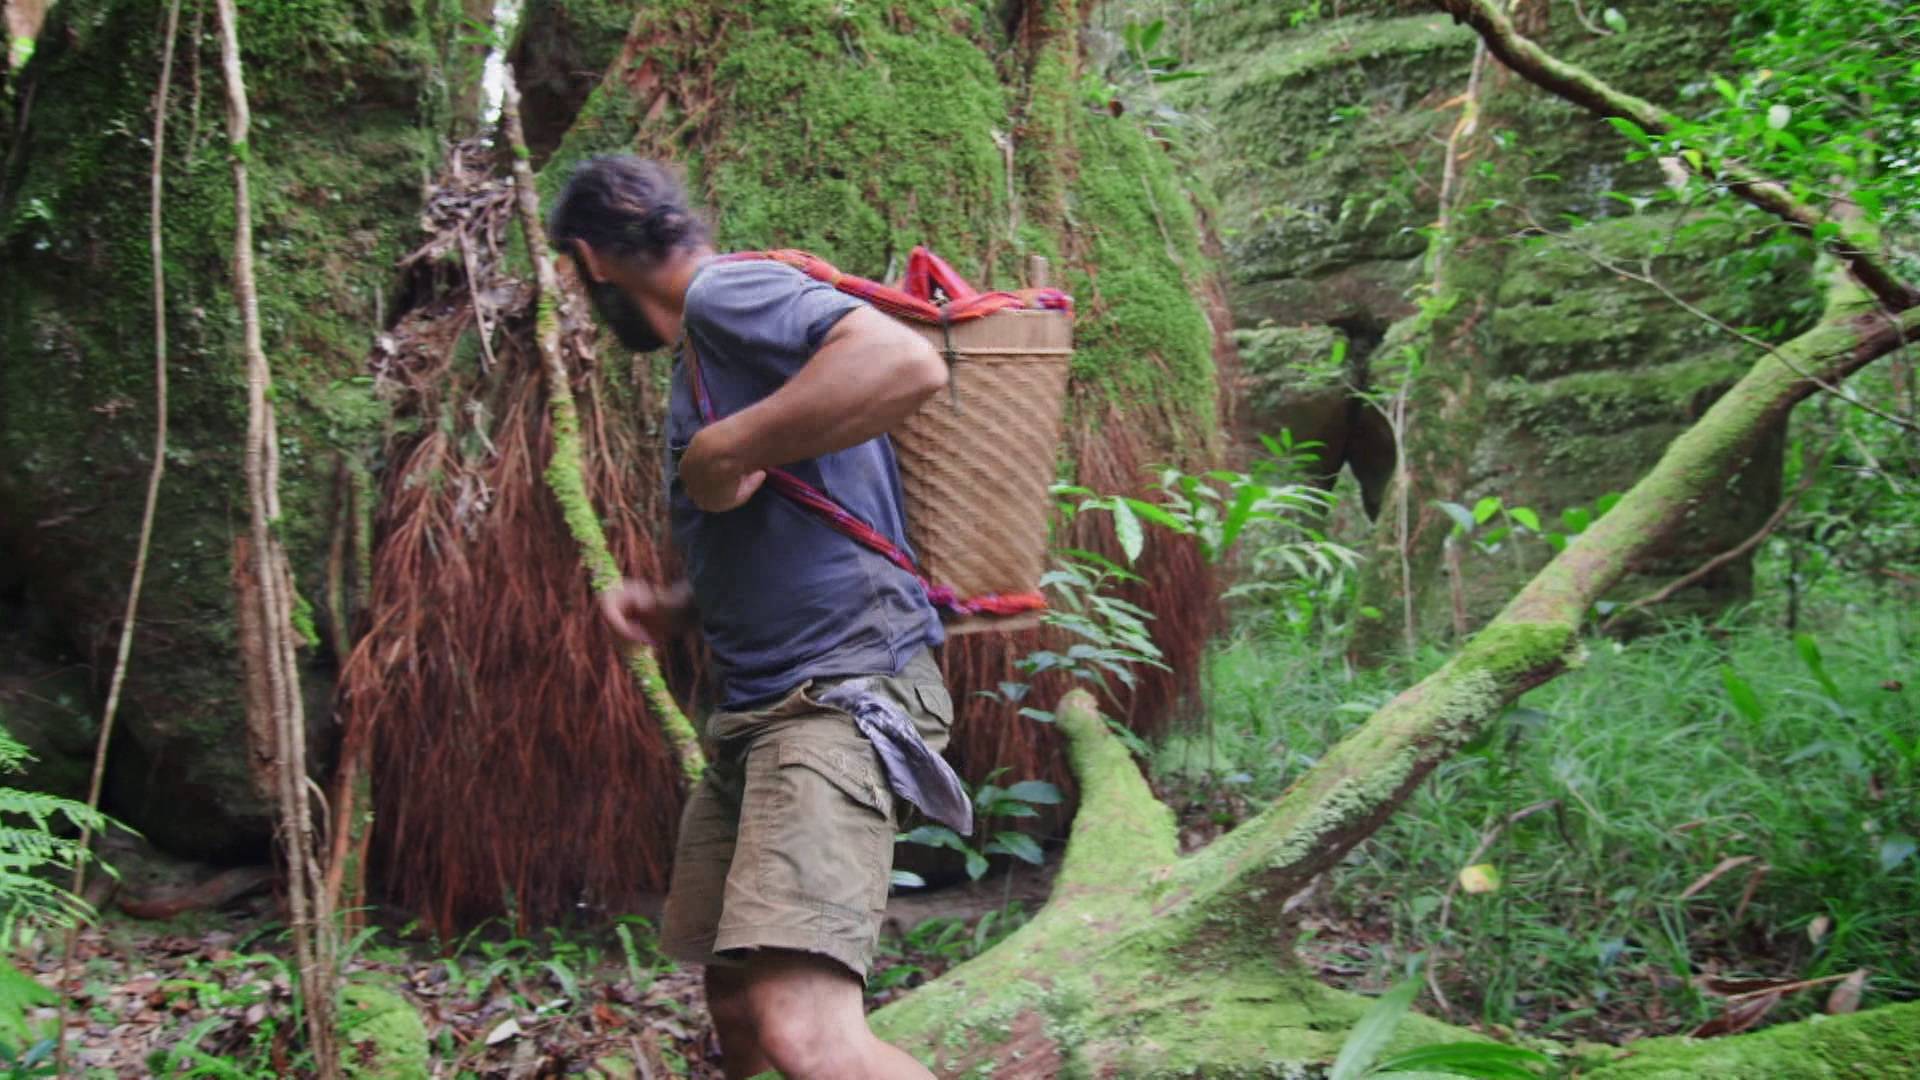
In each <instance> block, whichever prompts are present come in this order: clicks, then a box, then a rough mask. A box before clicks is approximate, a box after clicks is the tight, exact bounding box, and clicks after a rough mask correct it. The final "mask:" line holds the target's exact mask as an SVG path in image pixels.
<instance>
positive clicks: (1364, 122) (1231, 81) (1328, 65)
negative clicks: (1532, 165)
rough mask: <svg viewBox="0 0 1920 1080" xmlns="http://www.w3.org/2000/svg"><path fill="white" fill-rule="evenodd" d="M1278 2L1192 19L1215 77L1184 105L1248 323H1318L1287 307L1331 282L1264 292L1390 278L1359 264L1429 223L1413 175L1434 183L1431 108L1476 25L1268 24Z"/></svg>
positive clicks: (1384, 259) (1436, 114)
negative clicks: (1199, 141)
mask: <svg viewBox="0 0 1920 1080" xmlns="http://www.w3.org/2000/svg"><path fill="white" fill-rule="evenodd" d="M1280 6H1282V5H1267V4H1259V3H1253V2H1246V3H1234V4H1224V5H1217V7H1218V8H1220V9H1223V10H1220V11H1219V12H1218V13H1217V14H1214V15H1212V16H1210V17H1209V18H1207V19H1204V20H1201V21H1200V27H1201V55H1200V56H1199V58H1198V59H1197V60H1196V67H1202V68H1205V69H1206V70H1207V71H1208V72H1209V74H1208V76H1207V77H1206V78H1204V79H1199V80H1195V81H1194V82H1193V83H1192V84H1190V85H1191V87H1192V89H1191V90H1188V91H1186V92H1185V94H1184V95H1183V99H1185V100H1187V101H1188V102H1189V103H1190V104H1191V105H1192V106H1193V107H1196V108H1199V109H1203V110H1204V111H1205V115H1206V116H1207V117H1208V119H1210V120H1211V121H1212V122H1213V123H1214V129H1213V134H1212V136H1211V138H1209V139H1208V140H1207V141H1208V143H1209V151H1208V153H1206V154H1205V155H1203V158H1202V163H1203V165H1202V168H1203V172H1204V173H1205V177H1206V179H1207V181H1208V184H1209V186H1210V187H1211V188H1213V189H1214V190H1215V191H1217V192H1218V194H1219V197H1220V202H1221V231H1222V233H1223V235H1224V236H1225V238H1226V247H1227V254H1228V265H1229V266H1230V267H1231V268H1232V269H1231V274H1232V279H1233V282H1234V285H1235V295H1234V299H1235V301H1236V310H1237V311H1238V313H1239V314H1240V316H1241V317H1242V319H1243V320H1244V319H1248V318H1250V317H1263V316H1270V317H1273V318H1275V319H1277V320H1280V321H1297V320H1299V319H1301V318H1307V317H1313V315H1312V314H1310V313H1309V312H1308V311H1302V310H1299V308H1298V307H1297V306H1296V305H1297V304H1300V303H1305V304H1306V305H1309V306H1310V308H1317V309H1324V308H1325V307H1327V306H1330V305H1329V302H1330V301H1332V302H1338V300H1339V299H1341V297H1340V294H1341V292H1342V291H1344V290H1343V289H1342V288H1341V287H1339V285H1338V284H1337V283H1336V285H1335V287H1334V288H1333V289H1331V290H1330V292H1329V293H1328V294H1322V293H1320V292H1318V291H1315V290H1306V291H1305V292H1304V293H1302V292H1300V291H1298V290H1286V292H1287V295H1283V296H1278V297H1272V298H1268V297H1265V296H1262V295H1261V294H1262V293H1263V292H1264V291H1266V290H1268V289H1271V288H1273V287H1275V286H1276V285H1277V284H1279V283H1283V282H1293V281H1296V280H1297V279H1300V278H1302V277H1307V278H1316V277H1319V276H1322V275H1325V274H1329V273H1332V274H1335V275H1339V276H1346V275H1353V274H1358V275H1359V276H1360V277H1362V278H1368V277H1384V278H1387V279H1397V277H1398V275H1397V274H1395V273H1394V270H1395V268H1394V267H1392V266H1381V267H1365V268H1364V269H1363V268H1362V267H1363V266H1364V264H1370V263H1386V264H1394V263H1400V262H1404V261H1405V260H1407V259H1410V258H1412V257H1414V256H1416V255H1418V254H1419V253H1420V251H1421V250H1422V249H1423V248H1424V247H1425V240H1424V238H1423V237H1422V235H1421V232H1420V230H1421V229H1422V228H1424V227H1425V226H1426V225H1428V224H1429V223H1430V222H1431V221H1432V218H1433V215H1434V208H1433V190H1432V184H1431V183H1430V182H1422V180H1421V178H1422V177H1431V176H1435V175H1437V174H1438V172H1439V169H1438V164H1437V158H1438V146H1437V143H1436V137H1437V136H1440V135H1443V134H1444V129H1445V125H1447V124H1449V123H1451V121H1452V118H1453V115H1454V113H1453V112H1452V110H1449V109H1444V108H1440V107H1439V105H1440V102H1439V100H1438V99H1439V98H1440V97H1442V96H1443V95H1444V93H1445V90H1444V88H1447V87H1452V86H1457V85H1463V84H1464V82H1465V79H1466V70H1467V64H1468V61H1469V59H1470V58H1471V56H1472V52H1473V47H1472V43H1473V34H1472V32H1471V31H1469V30H1466V29H1465V28H1463V27H1460V26H1457V25H1455V24H1454V23H1453V21H1452V20H1450V19H1448V18H1446V17H1445V16H1443V15H1440V14H1438V13H1435V12H1431V11H1425V12H1422V13H1418V14H1411V15H1407V16H1404V17H1397V18H1394V17H1389V18H1382V17H1380V16H1379V15H1377V14H1361V13H1348V14H1346V15H1344V16H1343V17H1340V18H1333V19H1324V18H1321V19H1308V20H1300V21H1297V20H1295V19H1294V18H1292V17H1291V16H1289V17H1286V18H1271V17H1269V15H1270V9H1275V8H1278V7H1280ZM1349 6H1350V5H1349ZM1377 6H1383V5H1377ZM1218 24H1224V26H1223V25H1218ZM1359 287H1360V288H1361V289H1362V290H1363V291H1365V292H1372V291H1373V287H1372V285H1371V283H1370V282H1362V283H1359ZM1400 287H1403V286H1401V285H1393V286H1390V287H1387V288H1386V289H1385V290H1384V292H1385V297H1384V298H1385V299H1387V300H1389V301H1391V300H1393V299H1394V298H1395V294H1397V292H1398V290H1399V288H1400Z"/></svg>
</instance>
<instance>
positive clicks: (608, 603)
mask: <svg viewBox="0 0 1920 1080" xmlns="http://www.w3.org/2000/svg"><path fill="white" fill-rule="evenodd" d="M600 614H601V615H603V616H605V617H606V620H607V625H609V626H611V627H613V632H614V633H616V634H618V635H620V636H621V637H622V638H624V639H626V640H628V641H634V642H638V643H640V644H642V645H653V644H657V643H659V642H661V641H663V640H665V639H667V638H670V637H673V636H674V635H675V634H678V633H679V632H680V631H681V630H683V629H685V628H686V625H687V622H688V620H689V619H690V618H691V617H692V615H693V587H692V586H691V585H688V584H687V583H686V582H684V581H682V582H677V583H675V584H672V585H649V584H647V583H646V582H644V581H623V582H621V583H620V584H618V585H615V586H614V587H613V588H611V589H608V590H607V591H606V592H603V593H601V594H600Z"/></svg>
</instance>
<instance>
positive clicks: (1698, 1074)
mask: <svg viewBox="0 0 1920 1080" xmlns="http://www.w3.org/2000/svg"><path fill="white" fill-rule="evenodd" d="M1915 1062H1920V1004H1915V1003H1907V1004H1903V1005H1888V1006H1885V1007H1883V1008H1878V1009H1870V1010H1868V1011H1866V1012H1861V1013H1854V1014H1852V1015H1849V1016H1816V1017H1813V1018H1811V1019H1808V1020H1803V1021H1800V1022H1799V1023H1796V1024H1781V1025H1779V1026H1777V1027H1771V1028H1767V1029H1766V1030H1764V1031H1760V1032H1756V1033H1754V1034H1751V1035H1740V1036H1737V1037H1734V1038H1728V1039H1709V1040H1699V1039H1687V1038H1671V1039H1642V1040H1640V1041H1638V1042H1635V1043H1631V1044H1629V1045H1628V1046H1627V1048H1626V1052H1625V1053H1624V1054H1622V1055H1621V1056H1620V1058H1619V1059H1618V1060H1617V1061H1614V1062H1612V1063H1610V1064H1605V1065H1600V1066H1599V1067H1597V1068H1594V1069H1592V1071H1590V1072H1584V1073H1583V1074H1582V1075H1586V1076H1591V1077H1594V1078H1595V1080H1602V1078H1604V1080H1749V1078H1753V1077H1763V1076H1778V1077H1793V1078H1794V1080H1841V1078H1843V1077H1892V1076H1908V1075H1911V1070H1912V1068H1913V1066H1914V1063H1915Z"/></svg>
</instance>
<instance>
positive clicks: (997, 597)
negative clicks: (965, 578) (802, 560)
mask: <svg viewBox="0 0 1920 1080" xmlns="http://www.w3.org/2000/svg"><path fill="white" fill-rule="evenodd" d="M914 252H915V255H916V256H921V255H924V256H925V258H924V259H923V260H921V261H920V263H919V266H920V271H921V274H922V276H923V281H924V282H927V283H934V284H938V285H939V287H940V288H941V289H942V290H943V291H945V292H947V295H949V296H957V292H959V291H964V292H965V293H966V294H967V295H966V296H965V298H964V300H965V301H967V302H975V303H977V302H979V301H982V300H985V299H988V298H994V297H1000V298H1005V299H1004V301H1001V302H996V306H992V307H986V306H981V307H980V308H979V309H978V310H976V311H974V312H973V313H972V314H968V315H965V316H959V315H953V316H951V317H952V318H953V319H955V320H958V319H960V318H962V317H964V318H979V317H980V316H982V315H985V314H988V313H989V312H990V311H999V310H1003V309H1005V308H1008V307H1012V306H1016V305H1017V306H1021V307H1025V306H1027V305H1028V297H1027V296H1025V295H1022V294H1015V293H976V292H974V290H973V288H972V286H969V285H968V284H967V283H966V282H965V281H963V280H962V279H961V278H960V276H959V275H958V274H956V273H954V271H953V268H952V267H951V266H948V265H947V264H946V262H945V261H943V260H941V259H940V257H939V256H937V255H934V254H933V253H932V252H930V251H927V250H926V249H925V248H915V249H914ZM720 258H721V259H723V260H726V261H740V260H744V259H753V258H765V259H774V260H776V261H778V262H783V263H786V264H787V265H789V266H793V267H795V268H797V269H799V270H801V271H803V272H804V273H806V274H808V275H809V276H811V277H814V278H817V279H818V280H821V281H824V282H826V283H827V284H829V285H832V286H833V287H834V288H836V289H839V290H840V291H842V292H845V293H848V294H850V295H853V296H858V297H860V298H861V299H863V300H866V301H867V302H868V303H871V304H873V305H874V306H876V307H879V308H880V309H881V310H883V311H886V312H888V313H889V314H894V315H901V312H900V311H898V310H896V308H899V307H909V308H911V309H912V310H913V311H914V312H915V314H912V315H902V317H906V318H917V319H920V320H921V321H923V322H931V323H934V324H936V325H937V324H939V323H940V322H941V321H942V318H941V310H942V309H940V308H938V307H935V306H934V305H933V303H932V302H931V300H923V299H921V298H919V297H916V296H913V295H911V294H909V293H907V292H904V291H902V290H900V289H895V288H891V287H889V286H886V285H882V284H880V283H878V282H875V281H868V280H867V279H866V278H859V277H853V276H851V275H847V274H842V273H840V271H838V270H835V269H834V268H833V266H832V265H830V264H829V263H827V262H826V261H825V260H822V259H816V258H814V257H813V256H811V255H808V254H807V253H805V252H803V251H776V252H741V253H739V254H735V255H723V256H721V257H720ZM908 267H909V269H908V277H909V282H908V284H909V285H912V284H913V281H912V276H913V267H914V261H913V260H911V259H910V260H909V262H908ZM923 287H924V286H923ZM1030 292H1031V293H1033V294H1035V295H1036V296H1037V295H1038V294H1040V293H1053V294H1057V295H1058V297H1060V298H1061V300H1062V301H1064V303H1061V304H1059V305H1057V306H1059V307H1060V308H1061V309H1062V310H1070V309H1071V306H1072V303H1073V302H1072V300H1071V299H1068V298H1067V297H1066V294H1065V293H1061V292H1059V291H1058V290H1056V289H1036V290H1030ZM929 295H931V293H930V292H929ZM915 305H917V306H915ZM1047 306H1056V305H1052V304H1049V305H1047ZM951 308H952V305H951V304H949V305H948V309H949V311H950V310H951ZM921 309H924V310H925V311H928V312H931V313H932V317H931V318H927V317H924V316H923V315H921V314H918V313H919V312H920V311H921ZM682 340H683V341H685V344H686V349H687V374H688V377H689V379H690V381H691V383H692V389H693V400H694V405H695V407H697V408H698V409H699V410H700V418H701V420H702V421H703V422H705V423H709V424H711V423H713V422H714V421H715V420H718V419H719V418H720V416H719V413H718V412H717V411H716V410H715V408H714V405H713V399H712V398H711V397H710V396H708V394H707V384H706V379H704V378H703V377H702V376H701V373H700V356H699V354H698V353H697V352H695V350H694V348H693V342H692V341H691V340H688V339H685V338H683V339H682ZM767 483H768V484H770V485H772V486H773V490H774V491H776V492H778V493H779V494H780V495H782V496H784V497H785V498H786V499H788V500H789V501H791V502H792V503H794V504H795V505H796V506H799V507H801V508H802V509H804V510H806V511H808V512H810V513H812V514H813V515H814V516H815V517H817V518H819V519H820V521H821V522H822V523H824V524H825V525H826V526H827V527H828V528H830V529H832V530H834V531H835V532H837V533H839V534H841V535H842V536H845V537H847V538H848V539H850V540H852V541H854V542H855V543H857V544H859V545H861V546H862V547H865V548H867V549H868V550H870V551H874V552H877V553H879V554H880V555H881V556H882V557H883V558H885V559H886V560H887V561H888V562H891V563H892V564H893V565H895V566H897V567H899V568H900V569H902V570H905V571H906V572H907V573H909V574H912V575H913V579H914V580H915V581H917V582H919V583H920V588H921V590H922V591H924V592H925V593H926V595H927V601H928V602H929V603H931V604H932V605H933V606H934V607H936V608H938V609H940V610H942V611H946V612H949V613H952V614H954V615H1018V614H1020V613H1022V612H1027V611H1039V610H1041V609H1042V608H1045V607H1046V606H1047V600H1046V597H1044V596H1042V595H1041V594H1040V593H1038V592H1019V593H986V594H984V595H981V596H967V597H963V596H960V595H959V594H958V593H956V592H955V591H954V590H953V588H952V587H951V586H947V585H936V584H934V583H933V581H932V580H931V579H929V578H928V577H927V575H926V574H924V573H922V572H921V570H920V567H919V565H918V564H916V563H915V562H914V561H913V557H912V556H911V555H908V554H907V552H906V549H904V548H902V547H901V546H900V545H898V544H896V543H894V542H893V541H892V540H891V539H889V538H888V537H887V535H886V534H885V533H883V532H881V531H880V530H878V529H876V528H874V527H873V526H872V525H869V524H868V523H867V522H865V521H862V520H861V519H860V518H859V517H857V516H855V515H854V513H853V512H852V511H850V510H848V509H847V508H846V507H844V506H841V505H840V504H839V503H837V502H835V501H833V498H832V497H831V496H829V495H827V493H825V492H823V491H821V490H820V489H818V488H816V487H814V486H813V485H811V484H809V483H807V482H806V481H805V480H802V479H800V478H799V477H798V476H795V475H794V474H792V473H790V472H788V471H787V470H785V469H768V470H767Z"/></svg>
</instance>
